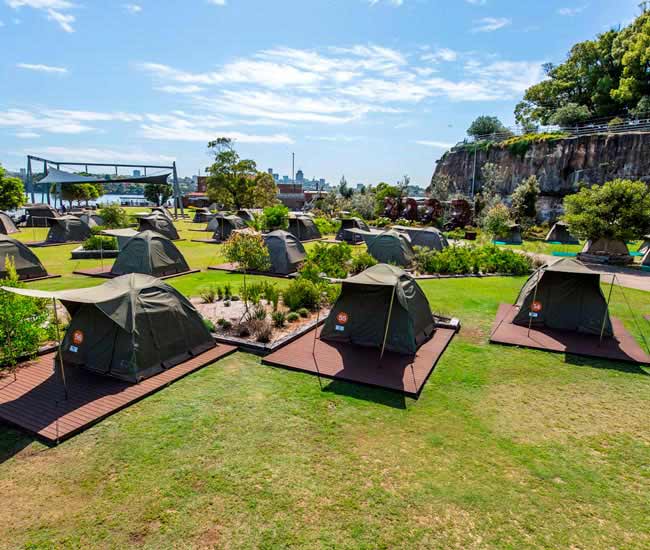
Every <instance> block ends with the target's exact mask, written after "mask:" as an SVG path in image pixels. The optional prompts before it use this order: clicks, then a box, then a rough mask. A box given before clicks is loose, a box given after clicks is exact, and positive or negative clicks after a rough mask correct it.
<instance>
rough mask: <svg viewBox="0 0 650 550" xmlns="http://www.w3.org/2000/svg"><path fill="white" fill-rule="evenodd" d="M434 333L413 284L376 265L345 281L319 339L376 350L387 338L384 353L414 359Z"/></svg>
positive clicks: (429, 315)
mask: <svg viewBox="0 0 650 550" xmlns="http://www.w3.org/2000/svg"><path fill="white" fill-rule="evenodd" d="M391 302H392V303H393V305H392V308H391ZM389 314H390V315H389ZM387 329H388V330H387ZM434 331H435V324H434V319H433V315H432V313H431V308H430V306H429V302H428V300H427V298H426V296H425V295H424V293H423V292H422V289H421V288H420V287H419V286H418V284H417V282H416V281H415V280H414V279H413V278H412V277H411V276H410V275H409V274H408V273H406V272H405V271H404V270H402V269H400V268H398V267H395V266H391V265H387V264H377V265H376V266H373V267H371V268H369V269H366V270H365V271H363V272H362V273H360V274H359V275H355V276H354V277H350V278H349V279H345V280H344V281H343V283H342V287H341V294H340V296H339V298H338V300H337V301H336V303H335V304H334V306H333V307H332V310H331V312H330V314H329V316H328V318H327V320H326V321H325V324H324V325H323V330H322V332H321V338H322V339H323V340H331V341H335V342H347V343H351V344H356V345H360V346H369V347H378V348H379V347H381V346H382V344H383V342H384V337H386V349H387V350H390V351H394V352H397V353H402V354H414V353H416V351H417V349H418V347H419V346H420V345H422V344H423V343H424V342H426V341H427V340H428V339H429V338H430V337H431V335H432V334H433V333H434Z"/></svg>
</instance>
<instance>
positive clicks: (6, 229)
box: [0, 212, 18, 235]
mask: <svg viewBox="0 0 650 550" xmlns="http://www.w3.org/2000/svg"><path fill="white" fill-rule="evenodd" d="M14 233H18V228H17V227H16V224H15V223H14V221H13V220H12V219H11V218H10V217H9V214H5V213H4V212H0V234H1V235H13V234H14Z"/></svg>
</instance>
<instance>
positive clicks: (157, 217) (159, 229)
mask: <svg viewBox="0 0 650 550" xmlns="http://www.w3.org/2000/svg"><path fill="white" fill-rule="evenodd" d="M138 222H139V224H140V225H139V227H138V232H140V233H141V232H143V231H155V232H156V233H159V234H160V235H163V236H164V237H167V238H168V239H170V240H172V241H176V240H178V239H179V238H180V237H179V235H178V231H176V227H174V224H173V222H172V221H171V219H169V218H168V217H167V216H165V215H163V214H161V213H160V212H155V213H153V214H150V215H148V216H140V217H139V218H138Z"/></svg>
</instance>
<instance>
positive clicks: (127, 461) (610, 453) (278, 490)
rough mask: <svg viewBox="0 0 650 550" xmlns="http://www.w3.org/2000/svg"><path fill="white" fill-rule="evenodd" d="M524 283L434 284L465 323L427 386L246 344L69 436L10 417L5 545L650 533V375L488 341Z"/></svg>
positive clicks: (614, 538)
mask: <svg viewBox="0 0 650 550" xmlns="http://www.w3.org/2000/svg"><path fill="white" fill-rule="evenodd" d="M181 245H182V246H183V243H181ZM186 246H188V250H190V249H191V248H190V246H189V245H186ZM205 246H208V245H205ZM50 250H61V248H58V249H45V250H43V249H41V250H38V251H37V253H39V255H40V254H41V253H42V252H45V253H46V254H49V253H50ZM200 254H204V253H203V252H200V251H196V256H195V257H194V258H195V259H197V258H198V257H199V256H200ZM188 259H189V258H188ZM190 264H192V261H191V260H190ZM48 267H49V266H48ZM62 269H63V268H62ZM216 276H218V274H216V273H201V274H199V275H195V276H191V277H187V278H183V279H187V280H188V281H189V280H191V281H192V283H191V284H190V283H188V284H187V285H186V283H185V281H184V280H183V279H176V280H172V283H173V284H175V285H176V286H178V287H179V288H181V289H182V290H183V291H184V292H187V293H189V294H193V293H194V292H192V291H193V290H194V288H196V287H198V286H200V285H202V284H206V282H207V281H208V280H211V278H212V277H216ZM65 279H66V280H68V281H72V280H73V278H71V277H69V276H66V278H65ZM74 280H76V279H74ZM90 281H92V280H90ZM523 281H524V279H523V278H486V279H459V280H430V281H424V282H422V283H421V285H422V287H423V289H424V290H425V292H426V293H427V296H428V297H429V300H430V302H431V305H432V307H433V308H434V309H435V310H436V311H439V312H444V313H453V314H455V315H456V316H458V317H460V318H461V319H462V322H463V330H462V332H461V334H460V336H459V337H457V338H456V339H455V340H454V341H453V343H452V344H451V346H450V348H449V350H448V351H447V353H446V354H445V355H444V356H443V358H442V360H441V362H440V363H439V365H438V367H437V369H436V371H435V372H434V373H433V375H432V376H431V378H430V380H429V382H428V384H427V385H426V387H425V389H424V391H423V394H422V397H421V398H420V400H419V401H417V402H415V401H412V400H409V399H404V398H402V397H400V396H397V395H396V394H392V393H389V392H384V391H380V390H373V389H368V388H364V387H361V386H355V385H352V384H346V383H326V385H325V389H324V391H322V392H321V391H320V390H319V386H318V382H317V380H316V378H315V377H313V376H310V375H306V374H300V373H296V372H289V371H284V370H281V369H274V368H272V367H266V366H262V365H261V364H260V361H259V359H258V358H257V357H254V356H252V355H247V354H243V353H237V354H234V355H232V356H230V357H229V358H227V359H225V360H223V361H221V362H218V363H215V364H214V365H211V366H209V367H206V368H204V369H203V370H201V371H199V372H197V373H195V374H193V375H191V376H188V377H187V378H185V379H183V380H181V381H179V382H177V383H176V384H174V385H172V386H170V387H168V388H166V389H164V390H163V391H161V392H159V393H157V394H155V395H154V396H152V397H149V398H147V399H145V400H143V401H142V402H140V403H138V404H136V405H134V406H132V407H130V408H128V409H126V410H124V411H122V412H120V413H118V414H116V415H114V416H112V417H110V418H109V419H107V420H105V421H104V422H102V423H101V424H99V425H97V426H95V427H93V428H91V429H90V430H88V431H86V432H84V433H82V434H80V435H79V436H76V437H75V438H73V439H71V440H70V441H67V442H65V443H63V444H62V445H60V446H59V447H56V448H51V449H50V448H47V447H45V446H43V445H42V444H40V443H38V442H35V441H33V440H32V439H30V438H29V437H26V436H24V435H22V434H21V433H19V432H16V431H13V430H11V429H9V428H5V427H0V459H1V460H2V466H1V467H0V495H2V496H1V497H0V503H2V508H3V510H4V513H3V514H1V515H0V548H7V549H9V548H11V549H14V548H28V549H41V548H43V549H45V548H115V549H118V548H119V549H121V548H127V547H138V548H150V549H160V548H229V549H238V548H241V549H249V548H269V549H271V548H272V549H275V548H350V549H358V548H367V549H377V548H386V549H394V548H408V549H413V548H426V549H449V548H457V549H463V550H466V549H480V548H499V549H513V550H519V549H523V548H548V549H557V548H575V549H589V550H593V549H600V548H603V549H605V548H648V547H650V516H649V515H648V513H647V511H648V494H650V466H649V461H648V456H649V453H650V423H648V420H647V417H646V411H647V410H648V408H649V406H650V377H648V376H647V374H646V373H645V372H644V371H642V370H640V369H638V368H636V367H631V366H626V365H624V364H619V363H612V362H605V361H597V360H593V359H581V358H577V357H571V356H570V357H565V356H563V355H556V354H547V353H543V352H539V351H532V350H522V349H516V348H509V347H501V346H493V345H488V344H487V343H486V341H487V337H488V335H489V329H490V326H491V322H492V318H493V316H494V314H495V312H496V308H497V305H498V303H499V302H501V301H506V302H511V301H513V300H514V299H515V297H516V294H517V292H518V290H519V288H520V286H521V284H522V283H523ZM48 284H49V281H48ZM43 286H44V285H43ZM625 296H626V297H627V299H628V300H629V301H630V302H631V303H632V304H634V305H635V307H637V308H638V311H639V313H647V312H650V293H644V292H640V291H633V290H627V289H626V290H625ZM612 309H613V313H614V314H616V315H618V316H620V317H623V318H624V320H625V322H626V325H627V326H628V327H629V328H630V329H631V330H633V331H635V333H636V334H637V336H640V334H639V332H638V329H637V328H636V325H635V322H634V319H632V317H631V316H630V314H629V312H628V311H627V308H626V306H625V301H624V298H623V295H622V292H621V291H620V289H618V288H616V289H615V290H614V295H613V306H612ZM642 322H643V323H646V322H645V321H642ZM643 328H644V330H645V331H646V332H648V331H647V328H648V325H647V324H646V325H645V326H644V327H643Z"/></svg>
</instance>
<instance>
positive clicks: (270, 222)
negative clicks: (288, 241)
mask: <svg viewBox="0 0 650 550" xmlns="http://www.w3.org/2000/svg"><path fill="white" fill-rule="evenodd" d="M263 216H264V221H263V223H264V227H265V228H266V229H269V230H271V231H273V230H275V229H286V228H287V227H288V226H289V209H288V208H287V207H286V206H284V205H283V204H276V205H274V206H267V207H266V208H265V209H264V214H263Z"/></svg>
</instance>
